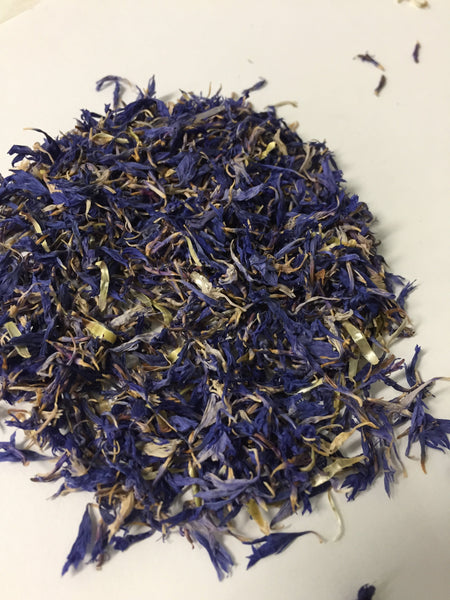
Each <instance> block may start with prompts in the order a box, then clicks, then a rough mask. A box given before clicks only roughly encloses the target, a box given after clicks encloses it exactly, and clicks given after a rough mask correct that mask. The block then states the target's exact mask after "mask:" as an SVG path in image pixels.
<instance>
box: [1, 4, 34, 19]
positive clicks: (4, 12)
mask: <svg viewBox="0 0 450 600" xmlns="http://www.w3.org/2000/svg"><path fill="white" fill-rule="evenodd" d="M39 1H40V0H0V23H2V22H3V21H7V20H8V19H12V18H13V17H15V16H17V15H20V13H22V12H24V11H25V10H28V9H29V8H32V7H33V6H36V5H37V4H38V2H39Z"/></svg>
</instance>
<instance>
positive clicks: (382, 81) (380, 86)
mask: <svg viewBox="0 0 450 600" xmlns="http://www.w3.org/2000/svg"><path fill="white" fill-rule="evenodd" d="M386 82H387V79H386V75H382V76H381V77H380V81H379V82H378V85H377V87H376V88H375V90H374V93H375V95H376V96H379V95H380V92H381V90H382V89H384V87H385V85H386Z"/></svg>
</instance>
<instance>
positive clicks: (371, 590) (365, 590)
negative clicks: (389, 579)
mask: <svg viewBox="0 0 450 600" xmlns="http://www.w3.org/2000/svg"><path fill="white" fill-rule="evenodd" d="M375 591H376V589H375V586H374V585H369V584H367V583H366V584H365V585H363V586H362V587H361V588H360V589H359V590H358V597H357V599H356V600H372V598H373V597H374V594H375Z"/></svg>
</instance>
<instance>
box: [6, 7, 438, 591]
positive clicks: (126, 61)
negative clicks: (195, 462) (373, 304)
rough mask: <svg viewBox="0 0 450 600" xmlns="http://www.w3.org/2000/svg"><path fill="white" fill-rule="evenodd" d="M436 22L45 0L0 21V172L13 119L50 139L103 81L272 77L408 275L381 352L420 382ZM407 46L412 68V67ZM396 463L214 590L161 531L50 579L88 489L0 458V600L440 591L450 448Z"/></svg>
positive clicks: (409, 11)
mask: <svg viewBox="0 0 450 600" xmlns="http://www.w3.org/2000/svg"><path fill="white" fill-rule="evenodd" d="M449 22H450V3H449V2H448V0H433V2H432V6H431V8H430V9H427V10H418V9H416V8H414V7H412V6H409V5H408V4H407V3H402V4H400V5H398V4H396V3H394V2H393V1H392V0H366V1H364V2H362V1H361V0H292V1H288V0H278V1H276V2H275V1H273V2H272V1H267V0H259V1H258V0H255V1H247V2H244V1H242V0H239V1H237V0H227V1H226V2H214V1H211V0H189V1H183V0H171V2H164V1H144V0H135V1H129V2H127V1H125V0H120V1H119V0H104V1H102V0H97V1H96V2H94V1H92V0H57V1H56V0H55V1H51V0H42V2H41V3H40V4H39V5H38V6H37V7H35V8H33V9H31V10H28V11H26V12H25V13H23V14H22V15H20V16H18V17H15V18H14V19H11V20H9V21H7V22H5V23H3V24H2V25H1V26H0V56H1V57H2V58H1V59H0V79H1V82H2V94H1V96H0V131H1V136H0V172H2V173H3V174H4V175H5V174H6V172H7V169H8V168H9V164H10V161H9V157H7V155H6V153H7V150H8V149H9V148H10V146H11V145H12V144H13V143H26V144H32V143H33V142H34V141H35V140H36V139H38V136H37V134H35V133H33V132H30V131H23V128H24V127H40V128H42V129H44V130H47V131H48V132H49V133H50V134H53V135H56V134H57V133H58V131H65V130H67V129H69V128H70V127H71V126H72V125H73V123H74V119H75V118H76V117H77V116H78V115H79V110H80V109H81V108H83V107H87V108H90V109H91V110H95V109H96V110H101V108H102V106H103V104H104V103H105V102H109V100H110V95H109V94H108V92H105V93H102V94H97V93H96V92H95V91H94V87H95V81H96V80H97V79H99V78H100V77H102V76H104V75H107V74H117V75H122V76H125V77H127V78H128V79H130V80H131V81H134V82H136V83H137V84H139V85H141V86H145V85H146V82H147V80H148V78H149V76H151V75H152V74H155V75H156V80H157V89H158V93H159V95H165V94H169V93H173V94H175V95H176V93H177V90H178V89H179V88H181V89H184V90H193V91H195V92H200V91H203V92H205V93H206V92H207V91H208V87H209V84H210V83H211V84H212V88H213V89H216V88H217V87H219V85H222V86H223V91H224V93H225V94H230V93H231V92H233V91H241V90H242V89H244V88H245V87H248V86H250V85H251V84H253V83H254V82H256V81H257V80H258V78H259V77H260V76H263V77H265V78H267V79H268V81H269V85H268V86H267V87H266V88H265V89H263V90H261V91H260V92H257V93H255V94H254V95H253V102H254V104H255V106H256V107H260V108H262V107H264V106H265V105H266V104H272V103H276V102H279V101H283V100H295V101H297V102H298V107H297V108H294V107H284V108H283V109H280V113H281V114H282V115H284V116H285V117H286V119H287V120H288V121H295V120H298V121H300V128H299V133H300V135H301V136H302V137H303V138H304V139H309V138H316V139H319V140H322V139H326V140H327V143H328V145H329V146H330V147H331V148H332V149H333V150H334V151H335V153H336V157H337V160H338V162H339V164H340V167H341V168H342V169H343V171H344V174H345V176H346V179H347V181H348V185H349V187H350V189H351V190H352V191H354V192H356V193H358V194H359V195H360V198H361V199H362V200H364V201H365V202H367V203H368V204H369V206H370V208H371V210H372V211H373V213H374V214H375V215H376V216H377V217H378V220H379V223H378V225H377V227H376V229H377V231H378V235H379V237H381V238H382V239H383V245H382V252H383V254H384V255H385V257H386V258H387V260H388V262H389V265H390V267H391V268H392V270H394V271H395V272H397V273H400V274H402V275H405V276H406V277H408V278H410V279H415V280H417V282H418V283H419V287H418V289H417V290H416V292H415V293H414V294H413V295H412V296H411V299H410V301H409V303H408V309H409V313H410V315H411V317H412V318H413V320H414V322H415V324H416V328H417V335H416V337H415V338H413V340H410V341H405V342H402V343H400V344H398V345H397V346H396V347H395V348H396V351H397V352H398V353H399V354H400V355H402V356H406V357H409V356H410V355H411V353H412V349H413V347H414V344H415V343H420V344H421V345H422V346H423V348H424V349H425V350H426V352H425V353H424V356H423V359H422V361H421V371H422V375H423V376H424V377H432V376H434V375H441V374H443V375H449V374H450V361H449V351H448V340H449V339H450V312H449V309H448V306H449V300H450V275H449V273H450V252H449V250H450V242H449V235H448V226H449V223H450V203H449V199H448V192H449V186H448V170H449V162H450V160H449V159H450V147H449V141H448V134H449V129H450V128H449V126H450V119H449V111H448V106H449V100H450V85H449V84H450V81H449V75H448V65H447V61H448V56H449V51H450V43H449V38H448V33H447V26H448V23H449ZM417 40H419V41H420V42H421V44H422V52H421V62H420V64H418V65H417V64H415V63H414V62H413V60H412V58H411V53H412V50H413V47H414V44H415V43H416V41H417ZM366 50H368V51H369V52H371V53H373V54H375V56H376V57H377V58H378V60H379V61H380V62H382V63H383V64H384V66H385V67H386V75H387V78H388V83H387V86H386V88H385V90H384V91H383V92H382V94H381V95H380V97H379V98H377V97H376V96H375V95H374V94H373V89H374V88H375V86H376V84H377V83H378V78H379V75H380V72H379V71H377V70H376V69H374V68H373V67H371V65H368V64H363V63H360V62H359V61H354V60H353V57H354V56H355V55H356V54H358V53H361V52H365V51H366ZM436 392H437V397H436V399H435V400H434V401H433V403H432V407H433V410H434V412H435V413H436V414H437V415H438V416H446V417H447V418H448V416H449V410H448V406H449V400H450V391H449V387H446V386H444V385H439V386H437V387H436ZM0 435H2V436H4V431H3V432H2V431H0ZM407 467H408V473H409V477H408V479H401V480H400V481H399V484H398V485H397V486H396V488H395V490H394V494H393V498H392V499H391V500H389V499H388V498H387V497H386V496H385V494H384V490H383V485H382V482H381V481H380V482H379V485H378V486H376V487H375V488H374V489H372V490H370V491H369V492H368V493H366V494H363V495H362V496H361V497H360V498H358V499H357V500H356V501H355V502H353V503H350V504H347V503H346V502H345V499H344V497H339V498H338V500H337V502H338V505H339V507H340V510H341V511H342V513H343V516H344V520H345V525H346V532H345V535H344V537H343V538H342V540H341V541H339V542H336V543H327V544H318V543H317V541H316V540H315V539H313V538H311V539H307V538H304V539H301V540H298V541H297V542H295V543H294V544H293V545H292V546H291V547H290V549H288V550H287V551H286V552H284V553H283V554H281V555H279V556H277V557H274V558H270V559H266V560H264V561H262V562H260V563H259V564H258V565H257V566H255V567H254V568H253V569H251V570H250V571H246V570H245V564H246V560H245V556H246V554H248V553H249V552H248V549H247V548H245V547H243V546H240V545H239V544H232V545H231V549H232V550H233V551H234V552H235V558H236V561H237V566H236V567H235V569H234V572H233V575H232V576H231V577H230V578H228V579H227V580H226V581H224V582H223V583H219V582H218V581H217V579H216V575H215V572H214V569H213V568H212V566H211V565H210V563H209V559H208V557H207V555H206V553H205V552H204V551H203V550H201V549H196V550H194V551H192V550H191V549H190V547H189V545H188V544H187V543H186V542H185V541H184V540H181V539H178V538H175V537H174V538H173V539H172V540H170V541H169V542H168V543H165V544H163V543H161V541H160V540H157V539H154V540H148V541H144V542H142V543H141V544H138V545H136V546H135V547H133V548H131V549H130V550H128V551H127V552H125V553H124V554H121V555H118V556H115V557H114V559H113V561H111V562H110V563H109V564H106V565H105V566H104V568H103V569H102V571H100V572H97V571H96V570H95V569H94V568H93V567H89V566H88V567H86V568H84V569H83V570H81V571H80V572H79V573H77V574H76V575H72V574H69V575H68V576H66V577H64V578H61V577H60V571H61V567H62V565H63V562H64V560H65V557H66V555H67V553H68V551H69V550H70V547H71V544H72V542H73V539H74V537H75V535H76V531H77V528H78V524H79V520H80V518H81V515H82V512H83V509H84V505H85V502H86V500H87V499H89V496H88V495H84V494H83V495H77V494H72V495H71V496H69V497H66V498H60V499H58V500H55V501H50V500H46V498H48V497H49V496H50V495H51V493H52V492H53V491H54V488H53V487H49V485H47V486H46V485H45V484H36V483H31V482H30V481H29V478H30V477H31V476H32V475H34V473H35V472H36V471H39V466H37V467H34V466H33V465H31V466H29V467H27V468H21V467H20V466H19V465H16V464H13V465H9V464H0V473H1V477H0V515H1V532H2V540H1V543H0V581H1V587H2V596H3V597H4V598H6V599H7V600H19V599H20V600H22V599H23V598H33V600H44V599H45V600H56V599H60V598H63V599H64V600H75V599H77V600H79V598H89V599H90V598H97V599H98V600H103V599H106V598H108V599H109V600H115V599H118V598H142V597H151V598H160V597H164V598H168V599H170V600H172V599H174V598H183V600H191V599H194V598H195V600H206V599H207V598H211V597H214V598H215V600H225V599H231V598H245V599H246V600H256V599H258V600H268V599H271V600H272V599H276V598H286V599H291V598H295V599H299V600H303V599H305V600H306V599H308V600H347V599H348V600H353V599H354V598H355V597H356V591H357V589H358V587H359V586H360V585H361V584H363V583H365V582H370V583H374V584H375V585H376V586H377V594H376V596H375V598H376V600H416V599H417V600H421V599H422V598H444V597H446V596H447V592H448V589H449V587H450V569H449V568H448V561H449V546H448V534H449V526H450V514H449V492H450V485H449V481H450V478H449V475H450V460H449V455H448V454H447V455H443V454H441V453H436V452H434V453H431V454H430V457H429V462H428V471H429V473H428V475H427V476H425V475H423V474H422V472H421V470H420V467H419V466H418V464H417V461H407ZM310 527H316V528H317V529H318V530H319V531H320V532H321V533H323V534H324V535H325V536H328V537H333V535H334V533H335V531H336V523H335V521H334V518H333V516H332V515H331V512H330V510H329V508H328V507H327V505H326V502H322V501H321V502H320V506H319V507H318V510H317V512H316V514H315V515H313V516H312V517H310V516H305V517H301V516H299V517H298V518H297V519H294V520H293V523H292V526H291V528H292V529H293V530H300V529H306V528H310Z"/></svg>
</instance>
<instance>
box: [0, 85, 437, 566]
mask: <svg viewBox="0 0 450 600" xmlns="http://www.w3.org/2000/svg"><path fill="white" fill-rule="evenodd" d="M108 81H110V82H111V81H112V82H113V83H115V84H116V90H115V104H114V106H113V107H110V106H107V107H106V112H105V114H104V115H99V114H94V113H91V112H89V111H88V110H83V111H82V114H81V118H80V120H79V121H78V122H77V124H76V127H75V128H74V130H73V131H70V132H68V133H67V134H65V135H62V136H60V137H58V138H57V139H53V138H51V137H50V136H48V135H46V136H45V141H44V142H43V143H42V144H37V145H35V146H34V147H33V148H32V149H31V148H28V147H23V146H15V147H13V148H12V149H11V153H12V154H13V155H15V158H14V161H13V164H17V163H18V162H20V161H22V162H21V163H20V167H19V168H18V169H16V170H14V171H13V172H12V174H11V175H10V176H8V177H7V178H5V179H4V180H2V181H1V185H0V205H1V206H0V295H1V298H2V305H1V308H0V328H1V338H0V353H1V357H2V363H1V398H2V399H3V401H6V402H7V403H9V405H10V409H9V418H8V420H7V423H8V425H10V426H11V427H12V428H14V429H15V430H22V431H23V433H24V436H25V440H24V442H21V443H20V444H19V443H17V444H16V443H15V438H14V434H13V436H12V438H11V440H10V441H9V442H2V443H1V444H0V460H18V461H23V462H26V461H28V460H33V459H39V458H42V456H50V457H53V462H54V465H53V468H52V469H51V471H50V472H49V473H48V474H47V475H43V476H42V475H41V476H39V477H37V478H35V479H37V480H39V481H53V480H58V479H59V480H60V481H61V486H60V489H59V492H58V494H66V493H68V492H71V491H75V490H88V491H90V492H92V494H93V496H94V497H95V502H93V503H91V504H90V505H89V506H88V507H87V508H86V512H85V514H84V516H83V519H82V522H81V525H80V531H79V534H78V537H77V539H76V541H75V543H74V545H73V548H72V550H71V552H70V554H69V556H68V559H67V562H66V564H65V566H64V571H66V570H67V569H68V568H69V566H70V565H74V566H77V565H78V564H79V563H80V562H82V561H83V560H85V559H86V558H89V559H90V560H91V561H94V562H96V563H101V562H102V561H103V560H104V557H105V555H106V554H107V553H108V552H109V551H111V550H112V549H117V550H125V549H126V548H128V546H129V545H130V544H133V543H134V542H136V541H138V540H142V539H143V538H146V537H149V536H151V535H152V534H153V533H154V532H162V534H163V535H164V536H167V535H169V534H170V533H171V532H172V531H174V530H177V531H179V532H181V534H182V535H184V536H185V537H186V539H187V540H188V541H189V542H197V543H199V544H201V545H202V546H204V547H205V548H206V550H207V551H208V553H209V555H210V558H211V560H212V562H213V563H214V565H215V567H216V569H217V572H218V575H219V576H220V577H221V576H223V574H224V573H228V572H229V571H230V567H231V565H232V558H231V556H230V554H229V552H228V551H227V549H226V547H225V545H224V544H223V540H224V534H225V533H227V534H229V535H233V536H236V537H238V538H239V539H241V540H242V541H244V542H245V543H249V544H251V545H252V549H253V553H252V555H251V556H250V562H249V566H251V565H253V564H254V563H256V562H257V561H258V560H260V559H261V558H263V557H265V556H268V555H270V554H273V553H278V552H281V551H282V550H283V549H284V548H285V547H286V546H287V545H288V544H290V543H291V542H292V541H293V540H294V539H295V538H297V537H299V536H301V535H303V534H304V533H306V532H300V533H289V532H280V531H279V527H280V522H281V521H283V520H284V519H285V518H286V517H289V516H290V515H292V514H293V513H295V512H297V511H310V510H311V509H312V507H313V503H312V499H313V497H314V496H316V495H318V494H321V493H323V492H325V491H327V490H329V489H330V488H338V487H343V488H344V489H347V490H348V498H349V499H353V498H355V496H356V495H357V494H358V493H359V492H361V491H362V490H365V489H366V488H367V487H369V486H370V485H371V484H372V483H373V482H374V480H375V479H376V477H377V475H379V474H382V475H383V476H384V480H385V485H386V490H387V491H388V492H389V486H390V484H391V482H392V481H393V479H394V473H395V471H396V470H397V468H398V467H399V466H400V465H401V461H400V458H399V454H398V452H397V445H396V429H397V428H398V427H400V426H402V425H403V426H404V428H403V433H404V434H405V435H407V436H408V445H407V450H406V453H407V454H408V453H409V451H410V448H411V445H412V444H413V443H416V442H417V443H418V444H419V445H420V449H421V453H422V460H424V459H425V450H426V447H427V446H428V447H433V448H441V449H443V448H448V447H449V442H448V432H449V422H448V421H444V420H439V419H435V418H433V417H432V416H431V415H430V414H429V413H428V411H427V408H426V406H425V398H426V396H427V395H428V393H429V388H430V385H431V383H432V381H427V382H422V381H421V380H420V379H419V377H418V375H417V373H416V370H415V366H416V361H417V359H418V352H419V350H418V349H417V350H416V352H415V354H414V358H413V360H412V362H411V364H410V365H409V366H405V365H404V361H403V360H400V359H398V358H396V357H395V356H394V355H393V354H392V353H391V351H390V345H391V342H392V341H393V340H394V339H395V338H396V337H397V336H402V335H410V334H411V333H412V331H411V328H410V326H409V321H408V318H407V315H406V313H405V310H404V301H405V297H406V295H407V294H408V292H409V291H410V290H411V287H412V286H411V285H409V284H407V285H403V284H402V281H401V279H400V278H398V277H396V276H394V275H392V274H390V273H388V272H387V271H386V270H385V264H384V261H383V258H382V257H381V256H380V255H379V254H378V253H377V241H376V239H375V238H374V236H373V234H372V233H371V230H370V223H371V220H372V216H371V214H370V212H369V210H368V208H367V206H366V205H365V204H364V203H361V202H360V201H359V200H358V198H357V197H356V196H354V195H350V194H348V193H347V191H346V189H345V187H344V185H343V179H342V173H341V171H340V170H339V169H338V168H337V166H336V162H335V160H334V158H333V156H332V154H331V153H330V151H329V150H328V149H327V147H326V146H325V145H324V144H323V143H319V142H308V143H305V142H303V141H302V140H301V139H300V138H299V136H298V135H297V133H295V132H294V131H292V130H291V129H290V128H289V127H288V126H287V125H286V124H285V122H284V121H283V120H282V119H280V118H279V117H278V116H277V114H276V111H275V109H274V108H268V109H267V110H265V111H263V112H256V111H255V110H254V109H253V107H252V106H251V104H250V103H249V102H248V95H249V92H250V91H252V90H246V91H245V92H244V93H243V95H242V96H241V97H238V98H237V97H234V98H224V97H222V96H221V95H220V94H216V95H213V96H212V97H208V98H205V97H201V96H196V95H193V94H186V93H183V94H182V96H181V97H180V99H179V100H178V101H177V102H176V103H173V104H172V103H171V104H168V105H166V104H165V103H164V102H162V101H161V100H158V99H157V98H156V96H155V91H154V82H153V80H151V82H150V84H149V87H148V89H147V90H146V91H145V92H140V93H139V95H138V97H137V99H136V100H135V101H133V102H131V103H129V104H126V105H120V101H119V96H120V81H119V80H117V79H115V78H111V77H110V78H105V80H102V82H100V86H101V85H102V84H104V83H106V82H108ZM261 85H262V82H261V83H260V84H257V85H256V86H254V88H253V89H257V88H258V87H260V86H261ZM396 288H397V291H399V293H398V295H397V292H396V291H395V289H396ZM402 369H404V371H405V375H406V380H407V383H405V384H404V385H403V384H400V383H398V381H397V380H396V379H394V378H393V374H394V373H396V372H397V371H399V370H402ZM380 382H382V383H383V384H385V386H386V388H387V389H390V390H392V393H393V397H392V399H390V400H381V399H379V398H378V397H375V396H373V395H372V393H371V388H372V386H373V384H375V383H380ZM349 443H350V444H352V446H353V447H352V451H351V453H349V452H348V446H349ZM355 448H358V450H356V451H355ZM242 511H244V512H247V513H248V514H249V515H250V517H251V518H252V519H253V520H254V521H255V522H256V524H257V525H258V526H259V527H260V529H261V536H260V537H257V538H256V539H249V538H248V537H245V533H244V532H242V531H239V530H238V527H237V525H236V523H235V518H236V517H237V515H239V514H240V513H241V512H242Z"/></svg>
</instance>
